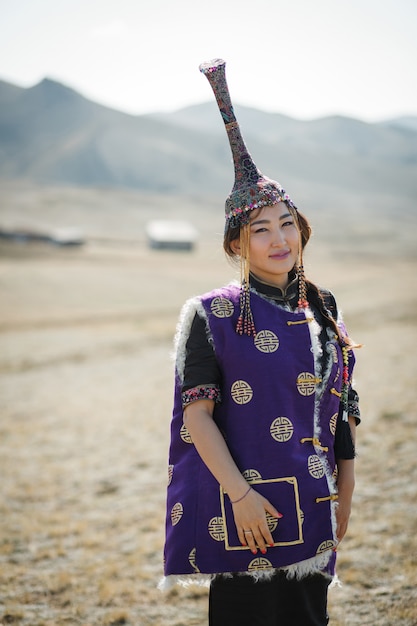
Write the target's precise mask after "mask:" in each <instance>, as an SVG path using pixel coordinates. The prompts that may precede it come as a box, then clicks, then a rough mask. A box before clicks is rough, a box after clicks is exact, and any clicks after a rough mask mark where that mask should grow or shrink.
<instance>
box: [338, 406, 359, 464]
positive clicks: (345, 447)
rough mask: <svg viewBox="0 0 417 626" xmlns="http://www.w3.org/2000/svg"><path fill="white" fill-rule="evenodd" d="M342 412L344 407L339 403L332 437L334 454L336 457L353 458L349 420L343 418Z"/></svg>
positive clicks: (354, 453) (353, 448) (353, 451)
mask: <svg viewBox="0 0 417 626" xmlns="http://www.w3.org/2000/svg"><path fill="white" fill-rule="evenodd" d="M343 412H344V407H343V404H342V403H340V409H339V415H338V416H337V424H336V433H335V438H334V454H335V457H336V459H354V458H355V456H356V452H355V445H354V443H353V439H352V431H351V430H350V425H349V422H348V421H346V420H344V419H343Z"/></svg>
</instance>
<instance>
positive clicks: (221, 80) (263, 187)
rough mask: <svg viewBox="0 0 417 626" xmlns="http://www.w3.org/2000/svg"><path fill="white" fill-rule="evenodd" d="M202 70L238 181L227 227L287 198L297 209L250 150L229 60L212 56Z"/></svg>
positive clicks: (229, 205) (228, 208)
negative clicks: (235, 106) (235, 101)
mask: <svg viewBox="0 0 417 626" xmlns="http://www.w3.org/2000/svg"><path fill="white" fill-rule="evenodd" d="M200 71H201V72H202V73H203V74H205V76H206V77H207V79H208V81H209V83H210V85H211V87H212V89H213V92H214V95H215V97H216V101H217V104H218V107H219V109H220V113H221V116H222V118H223V121H224V124H225V127H226V132H227V136H228V138H229V143H230V148H231V150H232V156H233V163H234V169H235V182H234V185H233V189H232V191H231V192H230V194H229V196H228V197H227V199H226V207H225V212H226V228H228V227H229V226H230V227H233V226H238V225H242V224H245V223H247V222H248V221H249V214H250V211H252V210H253V209H258V208H260V207H263V206H267V205H273V204H276V203H277V202H281V201H285V203H286V204H287V205H288V206H290V207H292V208H294V209H295V208H296V207H295V205H294V204H293V202H292V200H291V198H290V197H289V195H288V194H287V193H286V192H285V189H283V187H282V186H281V185H280V184H279V183H278V182H277V181H275V180H272V179H271V178H268V177H267V176H264V175H263V174H262V172H260V171H259V169H258V168H257V167H256V165H255V163H254V161H253V159H252V157H251V155H250V154H249V152H248V149H247V147H246V145H245V142H244V140H243V137H242V134H241V132H240V128H239V124H238V122H237V121H236V116H235V113H234V110H233V105H232V101H231V98H230V93H229V89H228V86H227V82H226V62H225V61H223V59H213V60H212V61H209V62H207V63H202V64H201V65H200Z"/></svg>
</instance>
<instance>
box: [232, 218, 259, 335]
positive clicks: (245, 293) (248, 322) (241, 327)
mask: <svg viewBox="0 0 417 626" xmlns="http://www.w3.org/2000/svg"><path fill="white" fill-rule="evenodd" d="M249 239H250V228H249V224H245V225H244V226H242V227H241V229H240V281H241V287H240V312H239V317H238V320H237V324H236V332H237V333H239V335H248V336H249V337H255V336H256V329H255V322H254V321H253V315H252V309H251V306H250V282H249Z"/></svg>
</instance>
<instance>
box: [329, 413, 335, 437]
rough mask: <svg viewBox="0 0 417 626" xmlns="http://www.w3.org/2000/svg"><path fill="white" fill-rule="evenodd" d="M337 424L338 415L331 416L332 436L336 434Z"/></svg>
mask: <svg viewBox="0 0 417 626" xmlns="http://www.w3.org/2000/svg"><path fill="white" fill-rule="evenodd" d="M336 424H337V413H335V414H334V415H332V416H331V418H330V422H329V428H330V432H331V433H332V435H335V434H336Z"/></svg>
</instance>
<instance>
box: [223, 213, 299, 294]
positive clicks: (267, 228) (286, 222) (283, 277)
mask: <svg viewBox="0 0 417 626" xmlns="http://www.w3.org/2000/svg"><path fill="white" fill-rule="evenodd" d="M249 228H250V239H249V268H250V271H251V272H252V274H254V275H255V276H256V277H257V278H259V279H260V280H262V281H264V282H266V283H269V284H271V285H275V286H277V287H281V288H285V287H286V286H287V284H288V272H290V271H291V270H292V268H293V267H294V265H295V264H296V262H297V258H298V251H299V244H300V235H299V231H298V228H297V225H296V223H295V219H294V217H293V216H292V215H291V213H290V212H289V210H288V207H287V205H286V204H285V202H279V203H277V204H273V205H272V206H266V207H263V208H262V209H260V210H259V211H254V212H253V214H252V215H251V219H250V224H249ZM233 244H234V250H235V252H236V253H237V254H239V253H240V244H239V240H236V242H233Z"/></svg>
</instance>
